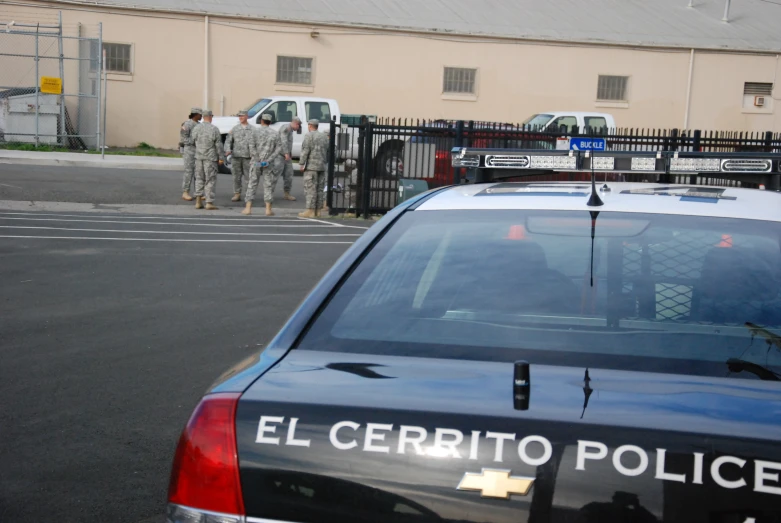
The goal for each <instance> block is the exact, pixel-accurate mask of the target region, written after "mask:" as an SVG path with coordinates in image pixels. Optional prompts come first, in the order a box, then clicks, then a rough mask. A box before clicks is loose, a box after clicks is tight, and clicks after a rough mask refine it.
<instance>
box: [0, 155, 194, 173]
mask: <svg viewBox="0 0 781 523" xmlns="http://www.w3.org/2000/svg"><path fill="white" fill-rule="evenodd" d="M0 164H16V165H38V166H67V167H93V168H97V169H101V168H106V169H146V170H155V171H181V170H183V169H184V162H183V161H182V159H181V158H163V157H155V156H120V155H106V157H105V158H101V157H100V155H97V154H86V153H44V152H35V151H6V150H0Z"/></svg>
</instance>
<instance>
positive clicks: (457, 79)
mask: <svg viewBox="0 0 781 523" xmlns="http://www.w3.org/2000/svg"><path fill="white" fill-rule="evenodd" d="M476 77H477V69H465V68H462V67H445V76H444V81H443V85H442V92H444V93H453V94H475V78H476Z"/></svg>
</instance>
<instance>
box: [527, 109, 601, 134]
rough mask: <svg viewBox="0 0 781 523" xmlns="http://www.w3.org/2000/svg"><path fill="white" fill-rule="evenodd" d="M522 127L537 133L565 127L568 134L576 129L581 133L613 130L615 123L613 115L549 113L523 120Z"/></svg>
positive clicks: (568, 112) (574, 112) (569, 112)
mask: <svg viewBox="0 0 781 523" xmlns="http://www.w3.org/2000/svg"><path fill="white" fill-rule="evenodd" d="M523 125H528V126H530V127H533V128H535V130H537V131H545V130H548V131H553V130H559V129H561V128H562V127H565V128H566V132H568V133H569V132H572V130H573V129H574V128H575V127H577V128H578V129H579V130H580V132H581V133H582V132H583V131H584V130H585V129H587V128H591V129H604V128H608V129H615V127H616V121H615V120H614V119H613V115H611V114H607V113H593V112H582V111H550V112H546V113H539V114H533V115H531V116H530V117H529V118H527V119H526V120H524V122H523Z"/></svg>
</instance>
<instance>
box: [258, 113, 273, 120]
mask: <svg viewBox="0 0 781 523" xmlns="http://www.w3.org/2000/svg"><path fill="white" fill-rule="evenodd" d="M260 119H261V120H263V121H264V122H270V121H271V120H273V118H272V117H271V115H270V114H269V113H263V114H262V115H260Z"/></svg>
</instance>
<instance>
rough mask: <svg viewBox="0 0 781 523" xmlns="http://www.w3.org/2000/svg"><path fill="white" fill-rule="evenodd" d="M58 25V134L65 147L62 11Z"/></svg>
mask: <svg viewBox="0 0 781 523" xmlns="http://www.w3.org/2000/svg"><path fill="white" fill-rule="evenodd" d="M58 25H59V30H58V33H59V37H58V38H57V44H58V45H57V47H58V51H59V52H60V60H59V61H60V81H61V82H62V89H61V90H60V125H59V126H58V133H59V134H60V135H61V136H58V137H57V138H58V142H59V143H60V144H61V145H65V143H66V139H65V136H66V134H67V131H66V129H65V54H64V51H63V45H62V37H63V31H62V11H60V12H59V14H58Z"/></svg>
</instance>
